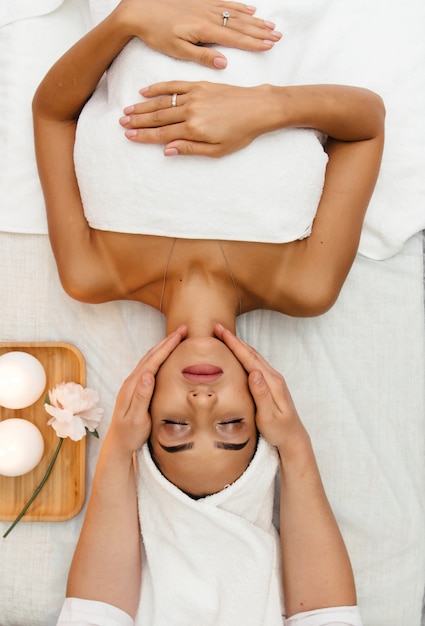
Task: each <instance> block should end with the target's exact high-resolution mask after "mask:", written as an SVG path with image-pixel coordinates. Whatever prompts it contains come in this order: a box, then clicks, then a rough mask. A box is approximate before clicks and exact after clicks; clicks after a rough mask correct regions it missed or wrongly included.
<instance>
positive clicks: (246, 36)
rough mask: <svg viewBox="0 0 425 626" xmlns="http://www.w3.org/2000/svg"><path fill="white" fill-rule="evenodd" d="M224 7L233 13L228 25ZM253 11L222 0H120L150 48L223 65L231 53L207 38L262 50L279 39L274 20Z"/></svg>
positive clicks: (119, 11) (120, 9)
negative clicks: (223, 51)
mask: <svg viewBox="0 0 425 626" xmlns="http://www.w3.org/2000/svg"><path fill="white" fill-rule="evenodd" d="M224 11H227V12H228V13H229V17H228V18H227V22H226V25H225V26H223V12H224ZM255 11H256V9H255V7H252V6H249V5H246V4H242V3H240V2H227V1H224V0H178V2H176V0H121V3H120V5H119V6H118V8H117V14H118V15H120V16H121V17H120V19H121V20H123V21H124V23H126V24H128V25H129V26H130V28H131V30H132V32H133V35H134V36H135V37H139V38H140V39H141V40H142V41H144V42H145V43H146V45H148V46H149V47H150V48H153V49H154V50H158V51H159V52H162V53H164V54H167V55H168V56H171V57H173V58H175V59H184V60H187V61H194V62H196V63H199V64H201V65H206V66H208V67H211V68H215V69H224V68H225V67H226V65H227V59H226V57H225V55H224V54H222V53H221V52H218V51H217V50H214V48H208V47H203V44H212V43H215V44H219V45H221V46H226V47H228V48H239V49H240V50H252V51H258V52H261V51H267V50H270V48H272V47H273V45H274V43H275V42H277V41H279V39H280V38H281V33H279V32H276V31H275V25H274V23H272V22H269V21H267V20H264V19H260V18H256V17H254V13H255Z"/></svg>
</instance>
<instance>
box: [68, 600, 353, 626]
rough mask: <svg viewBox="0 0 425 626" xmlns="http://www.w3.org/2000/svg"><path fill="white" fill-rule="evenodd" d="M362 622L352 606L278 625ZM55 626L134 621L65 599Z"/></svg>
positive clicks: (116, 625)
mask: <svg viewBox="0 0 425 626" xmlns="http://www.w3.org/2000/svg"><path fill="white" fill-rule="evenodd" d="M336 620H338V621H336ZM342 620H343V621H342ZM362 624H363V622H362V620H361V617H360V612H359V609H358V607H356V606H348V607H330V608H328V609H319V610H316V611H307V612H305V613H297V615H294V616H293V617H291V618H290V619H286V620H285V618H282V626H362ZM57 626H134V622H133V620H132V618H131V617H130V616H129V615H128V614H127V613H125V612H124V611H121V610H120V609H117V608H116V607H114V606H111V605H110V604H105V603H104V602H96V601H93V600H81V599H78V598H67V599H66V600H65V602H64V605H63V607H62V612H61V615H60V617H59V621H58V622H57ZM258 626H263V624H262V623H261V624H258Z"/></svg>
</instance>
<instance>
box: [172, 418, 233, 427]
mask: <svg viewBox="0 0 425 626" xmlns="http://www.w3.org/2000/svg"><path fill="white" fill-rule="evenodd" d="M162 421H163V423H164V424H180V426H187V422H180V421H178V420H162ZM242 421H243V418H242V417H238V418H235V419H232V420H228V421H227V422H219V423H220V425H221V426H223V425H225V424H240V422H242Z"/></svg>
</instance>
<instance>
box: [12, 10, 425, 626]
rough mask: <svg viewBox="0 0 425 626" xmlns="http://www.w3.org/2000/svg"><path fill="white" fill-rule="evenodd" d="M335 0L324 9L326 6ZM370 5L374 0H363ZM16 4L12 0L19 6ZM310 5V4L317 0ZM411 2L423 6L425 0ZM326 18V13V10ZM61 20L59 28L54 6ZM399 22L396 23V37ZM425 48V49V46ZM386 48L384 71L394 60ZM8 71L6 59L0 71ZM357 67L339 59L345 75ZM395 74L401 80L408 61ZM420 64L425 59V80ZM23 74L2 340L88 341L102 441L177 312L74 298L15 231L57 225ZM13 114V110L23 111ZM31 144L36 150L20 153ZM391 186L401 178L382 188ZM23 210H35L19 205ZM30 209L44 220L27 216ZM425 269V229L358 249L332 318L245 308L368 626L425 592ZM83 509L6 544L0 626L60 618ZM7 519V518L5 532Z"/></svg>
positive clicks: (415, 603) (76, 25) (46, 250)
mask: <svg viewBox="0 0 425 626" xmlns="http://www.w3.org/2000/svg"><path fill="white" fill-rule="evenodd" d="M4 1H7V0H4ZM323 2H324V0H323V1H322V2H321V3H319V4H320V6H319V5H318V6H317V11H319V12H320V11H322V10H323V8H324V5H323ZM359 2H360V0H359ZM71 3H73V4H74V5H78V6H79V7H83V6H84V0H66V1H65V2H64V3H63V4H64V6H63V7H62V8H63V11H64V13H63V15H65V16H66V19H67V25H68V26H69V28H68V29H67V38H68V39H67V40H66V41H65V40H64V39H60V38H58V37H56V38H55V39H54V40H52V42H51V43H52V44H54V45H55V46H57V50H58V51H59V49H60V48H61V47H62V46H63V47H66V46H67V45H69V43H71V40H72V38H73V37H74V36H75V35H76V33H77V32H80V30H81V28H82V25H83V24H82V22H81V19H80V17H78V18H76V15H75V14H74V13H73V12H68V11H69V7H70V5H71ZM362 3H363V4H362V6H364V0H362ZM14 4H15V0H11V3H10V5H11V6H12V5H14ZM18 4H19V2H17V0H16V5H18ZM24 4H27V6H30V4H28V3H25V2H23V3H22V6H23V5H24ZM55 4H56V3H55ZM301 5H302V6H303V7H304V9H306V8H308V2H307V0H305V1H304V2H303V3H301ZM413 5H414V6H415V7H417V6H418V4H417V2H416V1H415V2H414V3H413V4H412V6H413ZM43 6H46V5H45V3H43ZM359 6H360V5H359ZM378 6H380V7H381V8H382V10H383V15H384V10H385V6H386V5H385V3H383V2H382V1H381V0H380V1H379V2H378V4H377V5H376V6H375V11H376V9H377V7H378ZM391 6H392V7H393V9H394V6H393V5H391ZM400 6H401V4H400ZM310 7H311V3H310ZM403 7H405V9H403V11H405V12H404V13H403V15H404V16H405V18H406V19H404V20H401V25H402V29H401V31H400V32H401V33H405V30H406V27H407V26H406V25H407V24H411V22H412V16H411V14H410V13H409V7H406V6H405V3H403ZM63 15H62V16H63ZM312 15H313V17H314V16H316V17H318V14H317V13H315V12H314V11H313V13H312ZM374 15H375V18H376V13H374ZM393 15H394V13H393ZM340 18H341V16H340ZM43 19H45V18H43ZM47 19H49V23H50V25H51V27H52V28H53V30H54V24H55V19H56V17H55V14H54V13H52V14H51V15H49V16H48V18H47ZM25 22H26V20H23V21H22V25H20V27H19V28H21V27H22V30H20V31H19V32H20V35H21V36H22V38H23V39H22V42H23V41H25V33H26V34H28V31H26V30H25V28H26V26H28V24H25ZM348 27H349V25H348V26H347V28H348ZM8 28H9V27H8V26H6V27H5V29H6V30H3V29H2V31H1V33H0V34H1V36H2V37H1V38H0V45H2V44H6V46H7V44H8V39H7V37H8V33H10V30H8ZM416 29H417V25H416ZM391 32H392V31H391ZM391 32H390V31H386V37H387V39H388V37H389V36H390V34H391ZM415 32H416V31H415ZM397 45H398V44H397V41H395V43H394V46H397ZM421 45H422V48H420V49H419V48H418V54H419V53H420V54H423V43H422V44H421ZM6 49H7V50H8V54H9V57H8V58H10V51H11V50H12V49H11V48H2V51H5V50H6ZM33 50H35V48H33ZM12 57H13V55H12ZM4 58H5V57H4ZM379 58H380V60H381V62H382V63H383V66H384V60H383V57H382V55H381V56H380V57H379ZM34 59H35V56H34ZM2 67H3V68H4V66H2V65H1V64H0V74H1V68H2ZM345 69H346V68H344V67H340V68H339V71H340V72H341V75H343V74H344V71H345ZM37 71H40V70H39V68H38V70H37ZM397 71H398V75H400V74H401V67H400V66H399V65H398V66H397ZM417 71H418V67H417V64H415V66H414V72H415V75H417ZM406 72H409V68H407V69H406ZM15 78H16V80H15V79H14V80H13V81H12V83H6V82H5V81H0V83H1V84H0V104H1V105H2V106H4V105H5V103H7V104H8V106H10V104H11V103H12V104H13V105H16V110H15V111H12V113H14V116H15V117H12V118H8V119H12V120H13V119H16V116H17V112H18V110H19V115H18V118H19V120H20V121H21V125H20V126H19V129H18V128H16V126H13V125H10V124H9V125H8V124H5V119H6V117H5V115H3V113H4V110H2V116H0V140H1V141H0V148H1V149H3V150H4V151H2V153H1V155H0V160H1V164H2V166H1V167H0V215H3V217H4V216H5V215H6V216H8V215H9V214H10V212H12V211H13V214H14V218H13V219H10V220H6V222H10V223H11V224H12V226H11V227H10V228H9V227H6V226H4V227H3V230H5V231H9V232H0V298H1V302H2V305H1V316H0V340H1V341H68V342H70V343H72V344H74V345H76V346H77V347H78V348H79V349H80V350H81V351H82V353H83V355H84V357H85V359H86V362H87V368H88V375H87V383H88V385H89V386H91V387H94V388H96V389H98V390H99V393H100V396H101V402H102V405H103V407H104V408H105V413H106V417H105V420H104V422H103V423H102V425H101V428H100V435H101V438H102V437H103V436H104V434H105V432H106V429H107V426H108V423H109V419H110V416H111V412H112V407H113V403H114V398H115V395H116V392H117V391H118V389H119V387H120V384H121V382H122V380H123V379H124V377H125V376H126V375H127V374H128V373H129V371H130V370H131V369H132V367H133V366H134V365H135V363H136V362H137V360H138V358H139V357H140V356H141V355H142V354H143V353H144V352H145V351H146V350H147V349H148V348H149V347H150V346H151V345H152V343H154V342H155V341H156V340H158V339H159V338H160V337H161V336H162V334H163V331H164V320H163V318H162V316H161V315H160V314H159V313H158V312H156V311H154V310H153V309H151V308H149V307H147V306H144V305H141V304H137V303H131V302H115V303H108V304H104V305H85V304H81V303H78V302H75V301H73V300H71V299H70V298H69V297H68V296H66V294H64V292H63V291H62V289H61V287H60V285H59V282H58V279H57V275H56V268H55V264H54V261H53V257H52V254H51V251H50V246H49V242H48V239H47V237H46V235H44V234H38V235H37V234H14V233H13V232H10V231H14V230H17V231H18V232H20V229H21V230H25V229H27V232H28V233H34V232H39V231H37V229H36V226H37V227H38V225H39V224H40V220H41V223H42V224H43V228H44V216H43V213H42V201H41V192H40V189H39V188H38V187H37V182H36V179H35V177H34V174H35V164H34V161H33V156H32V152H31V151H32V143H31V141H29V140H28V138H29V137H30V136H31V123H30V116H29V114H30V111H29V100H28V99H27V100H26V101H25V102H23V101H21V100H20V98H21V96H22V91H20V89H21V88H22V84H21V83H20V82H19V75H17V76H16V77H15ZM39 78H41V75H35V74H34V76H33V78H32V80H33V81H34V86H35V85H36V84H37V82H38V80H39ZM6 87H8V89H9V87H10V88H11V89H12V88H13V89H15V91H7V90H6ZM403 93H404V92H403ZM403 93H401V94H400V98H401V97H402V96H403ZM422 95H423V94H422ZM415 102H416V101H415ZM21 105H22V108H19V107H20V106H21ZM413 109H414V107H413ZM413 109H412V110H413ZM414 110H416V109H414ZM7 113H8V114H9V113H11V111H10V110H9V108H8V109H7ZM1 120H2V121H3V125H2V124H1ZM413 121H414V120H413V119H412V123H413ZM415 121H417V120H415ZM21 126H23V128H21ZM18 130H19V132H18ZM410 132H411V134H410V135H409V137H412V136H413V134H412V131H410ZM27 140H28V143H25V142H26V141H27ZM391 145H394V143H392V144H391V143H390V146H391ZM416 148H418V149H422V148H423V146H422V147H421V146H416ZM416 148H415V149H416ZM23 154H25V156H26V158H25V159H23V158H21V157H20V156H19V155H21V156H22V155H23ZM404 154H405V153H404ZM415 154H416V152H415ZM6 159H7V163H8V164H9V165H12V167H10V168H9V169H6V168H5V167H3V166H4V163H5V162H6ZM405 162H407V160H406V161H405ZM415 162H416V161H415V159H413V160H411V161H409V168H408V169H409V171H408V177H407V178H408V179H412V180H416V178H417V177H418V176H422V178H421V179H420V180H421V181H423V175H422V172H421V169H420V167H419V166H415ZM21 166H22V169H20V167H21ZM23 168H25V169H23ZM6 172H8V175H7V177H5V173H6ZM404 173H405V172H404ZM2 174H3V178H2V177H1V175H2ZM404 180H406V178H404ZM385 182H388V179H385V180H383V181H382V184H384V183H385ZM391 182H392V181H391ZM419 187H420V185H419ZM419 187H418V185H416V187H415V188H416V193H415V196H414V198H413V197H411V196H409V186H407V187H405V188H404V191H405V192H406V194H405V196H403V207H401V208H400V210H401V211H403V212H405V213H406V214H409V215H415V216H422V215H424V216H425V206H424V203H423V200H422V201H421V204H420V203H419V201H418V197H419V196H420V194H419V193H418V188H419ZM394 197H396V196H394ZM20 208H21V209H22V213H21V214H19V213H16V211H19V210H20ZM384 209H385V207H382V208H381V210H384ZM19 215H20V217H19ZM31 215H33V221H32V222H31V219H29V220H28V219H27V218H28V216H31ZM384 215H385V211H384ZM16 216H18V217H17V219H15V217H16ZM22 216H25V220H23V218H22ZM383 219H384V218H383ZM4 221H5V220H3V223H4ZM23 222H25V223H23ZM418 223H420V220H419V221H418ZM378 227H379V224H378ZM1 228H2V227H1V224H0V229H1ZM43 228H42V231H41V232H44V231H43ZM422 277H423V261H422V248H421V237H420V235H419V234H418V235H415V236H414V237H413V238H412V239H410V240H409V241H408V242H407V243H406V244H405V245H404V247H403V248H402V250H401V251H400V252H399V253H398V254H396V255H395V256H393V257H392V258H388V259H387V260H385V261H373V260H371V259H367V258H365V257H362V256H358V257H357V259H356V262H355V264H354V267H353V270H352V272H351V274H350V276H349V278H348V280H347V283H346V284H345V286H344V289H343V291H342V293H341V296H340V298H339V300H338V302H337V304H336V305H335V307H334V308H333V309H332V310H331V311H330V312H329V313H327V314H326V315H324V316H322V317H320V318H317V319H311V320H309V319H301V320H300V319H292V318H289V317H286V316H283V315H280V314H277V313H271V312H266V311H263V312H256V313H252V314H248V315H244V316H243V317H241V318H240V319H239V324H238V328H239V331H240V334H241V335H242V336H243V337H244V338H245V339H246V340H247V341H249V342H250V343H252V344H253V345H254V346H255V347H257V348H258V349H259V350H260V351H261V352H262V353H263V354H264V355H265V356H266V357H267V358H269V359H270V360H271V362H272V363H273V364H274V365H275V367H277V368H278V369H279V370H281V371H282V372H283V373H284V374H285V376H286V377H287V380H288V383H289V386H290V388H291V391H292V393H293V395H294V398H295V401H296V403H297V405H298V407H299V410H300V413H301V415H302V416H303V418H304V420H305V422H306V424H307V427H308V429H309V431H310V433H311V435H312V438H313V442H314V445H315V448H316V451H317V456H318V460H319V464H320V467H321V470H322V473H323V477H324V482H325V485H326V488H327V491H328V494H329V497H330V499H331V502H332V505H333V507H334V509H335V511H336V514H337V518H338V521H339V523H340V525H341V527H342V530H343V534H344V536H345V539H346V541H347V544H348V547H349V550H350V553H351V555H352V560H353V564H354V568H355V573H356V578H357V585H358V595H359V604H360V607H361V609H362V613H363V617H364V622H365V626H384V625H385V626H419V624H420V623H421V605H422V596H423V591H424V587H425V503H424V500H425V471H424V470H425V467H424V465H425V428H424V421H425V388H424V379H425V377H424V373H425V359H424V313H423V311H424V308H423V283H422ZM99 446H100V442H98V441H96V440H94V439H91V438H90V440H89V441H88V450H87V460H88V465H87V487H88V490H89V489H90V485H91V480H92V476H93V471H94V467H95V464H96V460H97V455H98V450H99ZM0 497H1V494H0ZM82 516H83V512H82V513H81V514H80V515H78V516H77V517H76V518H74V519H72V520H70V521H68V522H61V523H39V522H21V523H20V524H19V525H18V526H17V527H16V528H15V530H14V531H13V533H12V534H11V535H10V536H9V537H8V538H7V539H6V540H2V539H0V626H53V624H55V622H56V618H57V615H58V613H59V610H60V606H61V603H62V600H63V595H64V589H65V582H66V575H67V570H68V566H69V562H70V559H71V556H72V553H73V549H74V546H75V542H76V540H77V537H78V533H79V529H80V526H81V521H82ZM7 526H8V523H6V522H0V533H1V534H2V533H3V532H4V530H5V529H6V528H7ZM123 540H125V532H123Z"/></svg>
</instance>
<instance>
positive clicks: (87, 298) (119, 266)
mask: <svg viewBox="0 0 425 626" xmlns="http://www.w3.org/2000/svg"><path fill="white" fill-rule="evenodd" d="M90 239H91V242H90V250H91V252H92V254H91V255H89V256H88V257H87V255H86V256H85V258H84V262H82V263H81V264H77V263H73V266H72V268H69V272H67V273H66V277H67V278H66V280H65V281H64V279H63V278H62V277H61V280H62V284H63V287H64V289H65V291H66V292H67V293H68V294H69V295H70V296H71V297H73V298H75V299H77V300H81V301H83V302H90V303H100V302H108V301H111V300H137V301H139V302H144V303H145V304H150V305H151V306H158V302H159V297H158V294H159V292H160V290H161V287H162V281H163V276H164V267H165V265H166V262H167V258H168V256H169V253H170V249H171V246H172V243H173V239H172V238H167V237H154V236H149V235H138V234H129V233H117V232H110V231H101V230H94V229H91V232H90Z"/></svg>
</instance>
